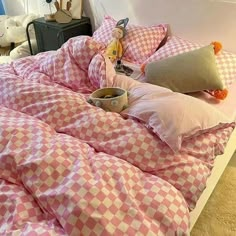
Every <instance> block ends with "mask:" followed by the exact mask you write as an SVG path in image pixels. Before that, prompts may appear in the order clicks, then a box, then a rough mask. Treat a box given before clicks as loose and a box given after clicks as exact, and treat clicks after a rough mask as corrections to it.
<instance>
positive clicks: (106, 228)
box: [0, 36, 234, 235]
mask: <svg viewBox="0 0 236 236" xmlns="http://www.w3.org/2000/svg"><path fill="white" fill-rule="evenodd" d="M99 50H100V45H99V44H98V43H96V42H95V41H93V40H92V38H89V37H87V36H81V37H75V38H72V39H70V40H69V41H68V42H67V43H66V44H64V45H63V47H62V48H61V49H59V50H58V51H55V52H46V53H41V54H38V55H36V56H33V57H27V58H23V59H20V60H17V61H15V62H12V63H11V64H9V65H7V64H6V65H1V67H0V70H1V80H0V88H1V92H0V104H1V106H0V124H1V126H0V132H1V136H0V160H1V162H0V170H1V171H0V189H1V190H0V199H1V201H0V209H1V212H2V214H1V216H0V234H2V235H15V234H19V233H21V235H30V233H36V234H37V235H135V234H137V233H139V234H140V235H147V234H148V235H188V234H189V209H192V208H194V206H195V204H196V201H197V199H198V198H199V196H200V195H201V193H202V191H203V190H204V188H205V186H206V180H207V178H208V176H209V175H210V173H211V169H212V167H213V162H214V158H215V156H216V155H219V154H221V153H223V151H224V147H225V145H226V143H227V141H228V138H229V136H230V134H231V132H232V130H233V128H234V126H233V125H232V126H229V127H227V128H224V129H223V128H222V129H217V130H214V131H212V132H209V133H205V134H200V135H198V136H195V137H194V138H192V140H191V141H190V142H189V141H188V142H187V141H186V142H183V145H182V148H181V150H180V151H179V152H177V153H174V152H173V151H172V150H171V149H170V148H169V146H168V145H167V144H166V143H164V142H163V141H161V140H160V138H159V137H158V136H157V135H155V134H154V133H153V132H152V131H151V130H149V129H148V128H147V127H146V126H145V125H143V124H142V123H141V122H139V121H137V120H134V119H125V118H123V117H122V116H121V115H120V114H117V113H112V112H105V111H103V110H102V109H100V108H97V107H94V106H92V105H91V104H89V103H88V102H87V98H88V96H89V94H90V93H91V92H92V91H94V90H96V89H97V88H99V87H102V86H107V85H112V84H113V85H115V83H116V81H118V79H125V78H126V77H122V76H121V77H118V78H117V77H116V75H115V74H114V70H113V69H112V65H111V64H109V62H108V61H107V60H106V58H104V57H103V56H102V55H100V53H99ZM116 79H117V80H116ZM127 81H128V80H127ZM127 83H128V82H127ZM129 86H131V87H132V83H131V84H129ZM129 86H127V87H129Z"/></svg>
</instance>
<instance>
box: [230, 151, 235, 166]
mask: <svg viewBox="0 0 236 236" xmlns="http://www.w3.org/2000/svg"><path fill="white" fill-rule="evenodd" d="M228 165H229V166H232V167H235V168H236V151H235V153H234V155H233V156H232V158H231V160H230V162H229V164H228Z"/></svg>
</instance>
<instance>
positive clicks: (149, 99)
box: [121, 81, 232, 152]
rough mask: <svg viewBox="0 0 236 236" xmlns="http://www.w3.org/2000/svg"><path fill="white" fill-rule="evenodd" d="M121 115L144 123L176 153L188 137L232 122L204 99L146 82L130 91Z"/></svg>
mask: <svg viewBox="0 0 236 236" xmlns="http://www.w3.org/2000/svg"><path fill="white" fill-rule="evenodd" d="M136 82H137V81H136ZM124 89H125V88H124ZM121 114H122V115H124V116H125V117H132V118H135V119H138V120H140V121H142V122H144V123H145V125H146V126H147V127H148V128H151V129H152V131H153V132H154V133H155V134H157V135H158V136H159V137H160V139H161V140H162V141H164V142H165V143H166V144H168V146H169V147H170V148H171V149H172V150H173V151H175V152H176V151H178V150H180V149H181V145H182V142H183V140H186V139H187V138H191V137H193V136H195V135H198V134H201V133H204V132H207V131H210V130H212V129H218V128H223V127H228V126H229V125H231V124H232V120H230V119H229V118H228V117H226V116H225V115H224V114H223V113H222V112H220V111H219V110H217V109H216V108H214V107H213V106H211V105H209V104H208V103H206V102H204V101H202V100H199V99H197V98H194V97H191V96H188V95H185V94H181V93H175V92H172V91H171V90H169V89H167V88H163V87H159V86H156V85H152V84H147V83H139V84H138V83H136V85H135V86H134V87H133V88H131V89H130V90H129V107H128V108H127V109H125V110H124V111H122V112H121Z"/></svg>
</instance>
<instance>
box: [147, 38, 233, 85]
mask: <svg viewBox="0 0 236 236" xmlns="http://www.w3.org/2000/svg"><path fill="white" fill-rule="evenodd" d="M200 47H202V45H200V44H197V43H192V42H190V41H187V40H185V39H181V38H179V37H177V36H170V37H168V39H167V42H166V44H165V45H164V46H162V47H161V48H160V49H158V51H156V52H155V53H154V54H153V55H152V56H151V57H149V58H148V59H147V60H146V61H145V62H144V64H147V63H150V62H153V61H157V60H161V59H165V58H168V57H170V56H175V55H178V54H181V53H183V52H189V51H191V50H194V49H198V48H200ZM215 57H216V66H217V68H218V71H219V75H220V78H221V80H222V81H223V83H224V85H225V86H226V87H229V85H230V84H232V83H233V82H234V81H235V80H236V54H233V53H230V52H227V51H225V50H221V51H220V52H219V53H218V54H217V55H216V56H215Z"/></svg>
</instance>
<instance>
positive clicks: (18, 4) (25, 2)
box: [2, 0, 55, 16]
mask: <svg viewBox="0 0 236 236" xmlns="http://www.w3.org/2000/svg"><path fill="white" fill-rule="evenodd" d="M2 2H3V5H4V8H5V12H6V15H21V14H26V13H35V14H37V15H41V16H43V15H44V14H48V13H50V8H49V5H48V4H47V3H46V1H45V0H2ZM52 11H53V12H55V8H54V6H53V5H52Z"/></svg>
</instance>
